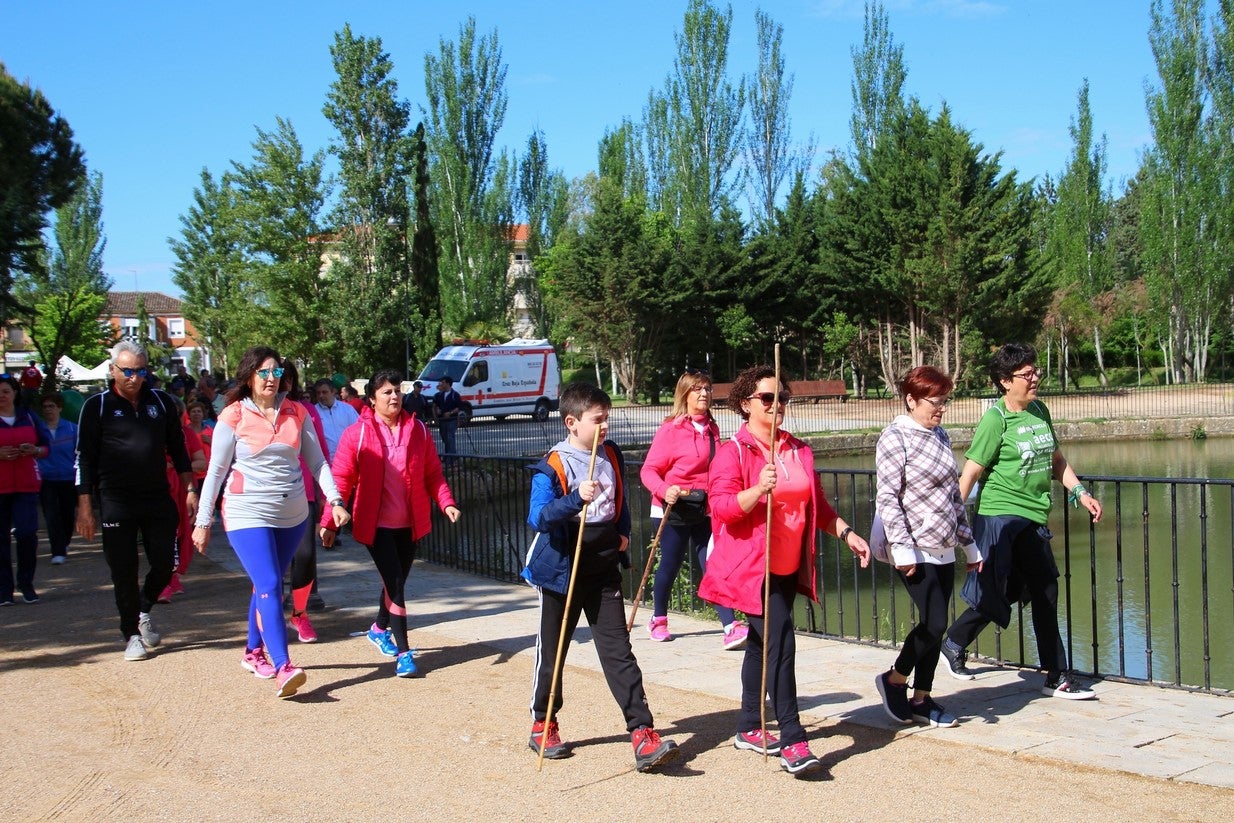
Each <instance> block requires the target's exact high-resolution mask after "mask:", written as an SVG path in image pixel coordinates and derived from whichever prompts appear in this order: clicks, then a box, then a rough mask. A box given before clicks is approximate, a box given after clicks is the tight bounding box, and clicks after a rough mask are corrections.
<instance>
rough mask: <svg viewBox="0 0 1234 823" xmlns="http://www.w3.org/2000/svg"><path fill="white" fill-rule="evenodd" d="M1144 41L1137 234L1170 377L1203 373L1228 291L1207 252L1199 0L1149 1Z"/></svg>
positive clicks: (1208, 179)
mask: <svg viewBox="0 0 1234 823" xmlns="http://www.w3.org/2000/svg"><path fill="white" fill-rule="evenodd" d="M1150 18H1151V22H1150V25H1149V33H1148V38H1149V43H1150V45H1151V46H1152V50H1153V58H1154V61H1155V62H1156V66H1157V75H1158V80H1159V82H1160V85H1159V86H1154V87H1149V88H1148V89H1147V102H1148V121H1149V126H1150V127H1151V129H1152V132H1153V145H1152V146H1151V147H1150V149H1149V150H1148V152H1147V153H1146V155H1145V159H1144V166H1145V181H1144V186H1143V207H1142V210H1141V217H1142V223H1141V240H1142V242H1143V249H1144V270H1145V278H1146V284H1147V286H1148V291H1149V295H1150V299H1151V300H1152V302H1153V304H1154V305H1156V306H1160V307H1162V308H1163V311H1164V314H1165V318H1166V328H1167V329H1168V333H1167V335H1166V340H1165V348H1166V353H1167V364H1168V367H1169V373H1170V377H1171V379H1172V380H1173V381H1174V382H1184V381H1191V380H1203V379H1204V375H1205V373H1206V370H1207V364H1208V363H1207V358H1208V344H1209V339H1210V336H1211V333H1212V324H1213V319H1214V313H1215V312H1216V311H1217V310H1218V307H1220V306H1223V305H1224V304H1225V301H1226V299H1227V296H1228V289H1227V285H1226V283H1224V282H1223V281H1224V280H1225V277H1226V276H1225V274H1224V273H1222V272H1220V271H1219V270H1216V269H1215V267H1214V263H1215V261H1214V259H1213V256H1212V254H1211V252H1210V249H1211V248H1212V243H1213V241H1214V239H1215V238H1214V235H1213V232H1214V230H1215V225H1214V222H1213V221H1212V217H1213V212H1214V209H1213V194H1214V193H1213V191H1212V190H1211V189H1210V188H1209V187H1210V185H1211V183H1212V181H1213V180H1214V174H1213V171H1214V169H1213V165H1212V163H1213V157H1214V152H1213V146H1212V145H1211V144H1210V143H1209V142H1208V140H1206V136H1207V134H1206V130H1205V128H1204V105H1205V85H1204V73H1205V70H1206V61H1207V57H1206V52H1207V46H1206V40H1205V35H1204V21H1203V3H1202V2H1201V0H1173V2H1172V4H1171V6H1170V8H1169V10H1168V11H1167V9H1166V8H1165V4H1164V2H1163V0H1153V3H1152V6H1151V9H1150Z"/></svg>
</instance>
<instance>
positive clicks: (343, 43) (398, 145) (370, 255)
mask: <svg viewBox="0 0 1234 823" xmlns="http://www.w3.org/2000/svg"><path fill="white" fill-rule="evenodd" d="M330 56H331V58H332V60H333V64H334V71H335V74H336V78H335V81H334V82H333V83H331V85H330V91H329V93H328V94H327V95H326V105H325V106H324V108H323V109H322V111H323V113H324V114H325V116H326V119H327V120H329V121H330V123H331V124H332V125H333V126H334V128H335V130H336V134H335V137H334V139H333V140H332V141H331V144H330V151H331V152H332V153H333V154H334V155H335V156H336V157H338V161H339V181H340V192H339V198H338V201H337V203H336V205H335V207H334V211H333V213H332V217H333V223H334V226H335V232H336V235H337V242H338V256H337V258H336V259H334V260H333V261H332V263H331V265H330V267H329V271H328V275H329V278H330V286H329V295H330V302H331V305H332V314H331V322H332V324H333V327H334V328H335V330H336V333H337V338H336V339H337V341H338V345H337V347H336V348H335V351H334V353H333V357H327V361H326V363H324V364H323V365H325V366H326V367H327V368H342V369H344V370H345V371H348V372H352V373H361V374H364V373H368V372H369V371H370V370H371V369H373V368H376V367H378V366H389V365H392V364H396V363H399V362H400V361H403V360H404V359H405V357H406V354H407V349H408V346H409V341H410V339H411V337H412V334H413V328H412V325H411V322H410V320H409V316H410V313H411V311H410V310H411V307H412V306H413V305H415V304H416V298H415V296H414V295H412V294H411V293H410V292H411V287H412V283H413V281H412V277H411V271H410V254H409V249H408V243H407V240H408V237H407V233H408V231H409V230H410V226H411V208H410V203H409V198H408V185H409V184H410V183H411V181H413V180H414V174H415V168H414V164H413V159H412V156H413V144H412V139H411V135H410V134H409V133H408V127H409V124H410V105H409V104H408V103H407V102H406V101H404V100H402V99H400V98H399V96H398V82H397V81H396V80H395V79H394V77H393V73H394V64H393V62H392V61H391V60H390V56H389V54H387V53H386V52H385V51H384V50H383V48H382V43H381V39H380V38H376V37H374V38H369V37H364V36H356V35H353V34H352V31H351V27H350V26H344V27H343V30H342V31H341V32H338V33H336V34H335V36H334V43H333V45H331V47H330Z"/></svg>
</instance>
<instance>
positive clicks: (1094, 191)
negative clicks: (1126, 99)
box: [1046, 80, 1114, 386]
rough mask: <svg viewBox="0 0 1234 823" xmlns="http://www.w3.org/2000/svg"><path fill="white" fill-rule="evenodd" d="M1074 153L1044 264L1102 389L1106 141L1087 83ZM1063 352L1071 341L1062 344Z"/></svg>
mask: <svg viewBox="0 0 1234 823" xmlns="http://www.w3.org/2000/svg"><path fill="white" fill-rule="evenodd" d="M1070 132H1071V139H1072V146H1073V148H1072V153H1071V158H1070V159H1069V160H1068V162H1067V167H1066V168H1065V169H1064V170H1063V173H1062V176H1061V177H1059V179H1058V197H1057V201H1056V202H1055V204H1054V206H1053V209H1052V215H1051V218H1052V219H1051V221H1050V232H1049V240H1048V243H1047V247H1046V255H1047V257H1046V259H1047V260H1048V261H1049V263H1050V265H1051V266H1052V268H1053V270H1054V276H1055V288H1056V289H1058V290H1059V292H1060V294H1059V298H1060V299H1059V300H1058V305H1057V308H1058V310H1059V311H1060V312H1066V313H1067V316H1068V318H1069V322H1068V323H1067V324H1066V325H1067V326H1078V327H1079V328H1081V329H1088V330H1089V331H1090V333H1091V334H1092V339H1093V348H1094V350H1095V352H1096V356H1097V374H1098V377H1099V379H1100V381H1101V385H1103V386H1106V385H1108V384H1109V378H1108V377H1107V376H1106V370H1105V358H1104V356H1103V350H1102V333H1103V331H1104V330H1105V329H1106V328H1108V326H1109V323H1110V322H1111V321H1112V320H1113V318H1112V317H1110V316H1108V315H1103V314H1102V313H1101V312H1100V311H1098V307H1099V306H1100V305H1101V304H1102V299H1101V298H1103V296H1104V295H1105V294H1106V293H1107V292H1108V291H1109V290H1110V289H1111V288H1113V286H1114V282H1113V265H1112V259H1111V256H1110V253H1109V246H1108V242H1107V241H1108V237H1109V232H1110V197H1109V192H1108V191H1107V189H1106V183H1105V176H1106V140H1105V137H1104V136H1103V137H1102V138H1101V139H1100V140H1095V139H1094V135H1093V116H1092V110H1091V109H1090V107H1089V103H1088V81H1087V80H1085V81H1084V84H1083V85H1082V86H1081V87H1080V91H1079V94H1078V98H1077V105H1076V116H1075V118H1074V119H1073V120H1072V121H1071V127H1070ZM1060 343H1061V344H1062V345H1063V353H1064V358H1063V360H1064V362H1066V358H1065V352H1066V348H1067V347H1068V346H1069V343H1070V341H1068V340H1060Z"/></svg>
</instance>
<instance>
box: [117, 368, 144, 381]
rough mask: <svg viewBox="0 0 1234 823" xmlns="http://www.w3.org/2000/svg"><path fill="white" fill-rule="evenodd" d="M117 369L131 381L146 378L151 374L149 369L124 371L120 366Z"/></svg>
mask: <svg viewBox="0 0 1234 823" xmlns="http://www.w3.org/2000/svg"><path fill="white" fill-rule="evenodd" d="M115 369H116V371H118V372H120V373H121V374H123V375H124V376H125V377H127V378H129V379H130V380H131V379H132V378H133V377H145V376H146V375H148V374H149V373H150V372H149V370H148V369H124V368H121V367H120V366H116V367H115Z"/></svg>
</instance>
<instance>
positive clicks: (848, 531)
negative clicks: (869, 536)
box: [840, 526, 853, 543]
mask: <svg viewBox="0 0 1234 823" xmlns="http://www.w3.org/2000/svg"><path fill="white" fill-rule="evenodd" d="M852 533H853V527H852V526H845V527H844V531H842V532H840V542H841V543H847V542H848V536H849V535H850V534H852Z"/></svg>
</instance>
